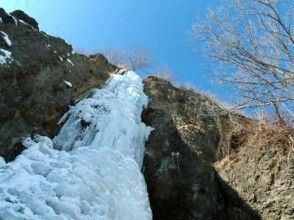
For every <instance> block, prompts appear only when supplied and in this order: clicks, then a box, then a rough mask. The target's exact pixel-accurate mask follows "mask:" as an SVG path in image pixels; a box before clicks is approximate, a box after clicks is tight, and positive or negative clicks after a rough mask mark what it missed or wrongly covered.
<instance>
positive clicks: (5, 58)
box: [0, 48, 13, 65]
mask: <svg viewBox="0 0 294 220" xmlns="http://www.w3.org/2000/svg"><path fill="white" fill-rule="evenodd" d="M12 61H13V59H12V57H11V52H10V51H8V50H4V49H1V48H0V65H3V64H7V63H11V62H12Z"/></svg>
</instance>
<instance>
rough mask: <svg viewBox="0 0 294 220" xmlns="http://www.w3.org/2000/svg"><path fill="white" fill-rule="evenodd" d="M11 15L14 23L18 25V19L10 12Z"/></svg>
mask: <svg viewBox="0 0 294 220" xmlns="http://www.w3.org/2000/svg"><path fill="white" fill-rule="evenodd" d="M9 15H10V16H11V17H12V19H13V21H14V24H15V25H16V26H17V24H18V22H17V19H16V18H15V17H14V16H12V15H11V14H9Z"/></svg>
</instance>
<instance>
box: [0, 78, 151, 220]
mask: <svg viewBox="0 0 294 220" xmlns="http://www.w3.org/2000/svg"><path fill="white" fill-rule="evenodd" d="M147 101H148V99H147V96H146V95H145V94H144V92H143V83H142V81H141V79H140V77H139V76H137V75H136V74H135V73H133V72H128V73H126V74H125V75H113V76H112V77H111V79H110V80H109V81H108V82H107V84H106V85H105V87H104V88H102V89H95V90H93V91H92V92H91V94H90V95H89V96H88V97H87V98H85V99H83V100H82V101H80V102H79V103H77V104H76V105H75V106H73V107H71V108H70V110H69V111H68V112H67V113H66V114H65V116H64V117H63V118H62V120H61V122H64V125H63V127H62V129H61V131H60V132H59V134H58V135H57V136H56V137H55V138H54V140H53V141H52V140H50V139H49V138H47V137H43V136H35V138H34V139H31V138H27V139H25V140H24V141H23V145H24V146H25V147H27V149H26V150H24V151H23V152H22V154H21V155H20V156H18V157H17V158H16V160H14V161H13V162H10V163H7V164H6V163H5V162H4V161H3V160H1V162H0V219H30V220H31V219H93V220H96V219H126V220H127V219H130V220H131V219H140V220H141V219H142V220H143V219H152V214H151V209H150V206H149V200H148V195H147V190H146V185H145V181H144V178H143V176H142V174H141V172H140V169H141V166H142V159H143V154H144V143H145V141H146V139H147V137H148V135H149V133H150V131H151V128H150V127H147V126H146V125H145V124H144V123H143V122H141V113H142V110H143V108H144V107H145V106H146V105H147ZM56 148H58V149H56Z"/></svg>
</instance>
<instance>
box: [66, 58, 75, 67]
mask: <svg viewBox="0 0 294 220" xmlns="http://www.w3.org/2000/svg"><path fill="white" fill-rule="evenodd" d="M66 60H67V62H69V63H70V64H71V65H72V66H75V65H74V64H73V62H72V61H71V60H70V59H66Z"/></svg>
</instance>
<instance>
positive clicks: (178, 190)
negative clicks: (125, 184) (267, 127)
mask: <svg viewBox="0 0 294 220" xmlns="http://www.w3.org/2000/svg"><path fill="white" fill-rule="evenodd" d="M144 83H145V93H146V94H147V95H148V96H149V98H150V105H149V107H148V109H147V110H146V111H145V112H144V114H143V120H144V122H145V123H147V124H148V125H150V126H152V127H153V128H154V129H155V130H154V131H153V132H152V134H151V136H150V138H149V141H148V143H147V146H146V149H147V152H146V155H145V159H144V175H145V179H146V182H147V186H148V192H149V197H150V203H151V207H152V211H153V216H154V219H244V220H245V219H260V218H263V219H291V218H290V216H291V214H293V210H292V209H291V208H293V207H294V206H293V188H292V187H293V185H292V186H291V187H289V185H288V184H290V183H288V181H290V178H289V174H290V172H288V171H286V164H288V165H289V163H286V161H287V156H286V154H285V152H284V150H282V148H280V146H275V147H274V148H272V150H268V149H267V148H264V150H263V151H256V152H254V153H253V152H251V153H250V151H248V148H247V146H246V145H245V139H246V138H245V136H246V134H249V132H247V131H248V130H245V128H251V127H256V126H257V122H256V121H253V120H251V119H248V118H245V117H243V116H241V115H239V114H236V113H230V112H229V111H227V110H224V109H222V108H221V107H219V106H218V105H217V104H216V103H215V102H214V101H212V100H211V99H210V98H208V97H205V96H203V95H201V94H197V93H195V92H193V91H190V90H187V89H181V88H176V87H174V86H172V84H171V83H169V82H167V81H165V80H162V79H159V78H156V77H148V78H147V79H145V81H144ZM241 128H242V129H241ZM256 140H257V136H256ZM264 144H265V146H267V144H266V142H264ZM251 146H252V148H254V144H253V145H251ZM269 148H270V147H269ZM266 149H267V150H266ZM236 152H239V153H236ZM241 152H243V154H245V156H236V157H235V159H234V160H228V156H226V155H233V154H234V155H236V154H237V155H239V154H241ZM265 152H267V153H265ZM251 154H254V157H251V156H252V155H251ZM291 155H292V156H293V153H292V154H291ZM292 156H291V157H292ZM253 158H256V159H253ZM258 158H259V159H258ZM281 159H282V161H283V162H282V164H279V163H280V161H281ZM223 161H227V163H224V162H223ZM228 161H229V162H228ZM249 161H252V163H250V165H247V163H248V162H249ZM258 161H260V162H258ZM292 162H293V159H292ZM289 166H290V165H289ZM215 167H216V168H215ZM266 170H267V171H266ZM282 170H284V171H282ZM271 172H272V175H270V173H271ZM292 174H293V170H292ZM287 175H288V177H287V178H286V176H287ZM292 177H293V176H292ZM286 179H287V180H286ZM275 180H276V181H275ZM292 180H293V178H292ZM258 181H261V182H262V183H261V182H258ZM268 181H272V183H271V184H273V185H272V188H269V187H270V186H271V185H270V183H269V182H268ZM291 184H292V183H291ZM291 184H290V185H291ZM280 185H283V187H282V188H281V187H280ZM275 187H277V188H275ZM287 187H288V188H287ZM291 190H292V191H291ZM279 193H281V194H279ZM256 198H257V199H256ZM277 198H278V200H279V201H276V199H277ZM282 198H286V199H285V200H284V201H283V202H282ZM254 200H255V202H254ZM277 204H279V205H277ZM283 206H284V210H287V211H285V213H286V212H287V213H288V214H283V213H284V211H281V213H279V211H278V210H281V209H282V208H283ZM273 210H277V211H273ZM291 210H292V211H291ZM291 212H292V213H291ZM266 213H271V214H266ZM292 216H293V215H292Z"/></svg>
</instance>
